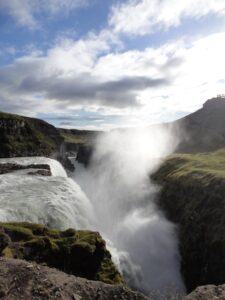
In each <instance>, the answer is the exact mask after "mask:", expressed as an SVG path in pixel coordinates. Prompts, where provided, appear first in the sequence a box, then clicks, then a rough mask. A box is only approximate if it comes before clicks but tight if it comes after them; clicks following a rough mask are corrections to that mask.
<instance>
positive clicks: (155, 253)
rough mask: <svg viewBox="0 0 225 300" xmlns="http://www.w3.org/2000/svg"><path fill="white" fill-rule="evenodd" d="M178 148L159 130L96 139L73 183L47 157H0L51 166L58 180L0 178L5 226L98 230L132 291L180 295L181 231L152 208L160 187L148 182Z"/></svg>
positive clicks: (0, 213) (0, 218) (16, 175)
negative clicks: (89, 161)
mask: <svg viewBox="0 0 225 300" xmlns="http://www.w3.org/2000/svg"><path fill="white" fill-rule="evenodd" d="M175 145H176V141H174V140H173V137H172V135H171V133H170V132H169V131H166V132H165V130H161V129H160V130H155V131H154V132H144V131H142V132H135V131H133V132H120V133H119V132H113V133H111V134H107V135H105V136H103V137H102V138H101V139H99V140H98V142H97V145H96V152H95V155H94V157H93V162H92V166H91V167H90V168H89V169H84V168H83V166H81V165H79V164H78V165H77V166H76V171H75V173H74V174H73V177H74V178H73V179H72V178H68V177H67V175H66V172H65V170H64V169H63V168H62V166H61V165H60V164H59V163H58V162H57V161H55V160H51V159H49V158H43V157H41V158H40V157H35V158H12V159H0V164H1V163H6V162H12V163H18V164H23V165H29V164H48V165H50V168H51V171H52V174H53V176H52V177H41V176H30V175H23V176H21V174H19V173H12V174H4V175H0V221H30V222H35V223H42V224H45V225H48V226H50V227H52V228H59V229H66V228H69V227H74V228H77V229H93V230H98V231H100V233H101V234H102V235H103V236H104V238H105V239H106V240H107V244H108V247H109V248H110V251H111V253H112V255H113V259H114V261H115V262H116V264H117V265H118V266H119V268H120V270H121V271H122V272H123V274H124V275H125V277H126V279H127V281H128V283H129V284H130V285H131V286H133V287H136V288H138V289H141V290H143V291H145V292H146V293H149V292H152V290H157V289H159V290H160V293H162V291H163V290H166V289H173V290H174V289H176V290H178V291H180V292H183V291H184V290H185V289H184V285H183V282H182V279H181V276H180V272H179V253H178V242H177V237H176V228H175V227H174V225H173V224H171V223H170V222H168V221H167V220H166V219H165V217H164V216H163V214H162V213H161V212H159V211H158V209H157V207H156V206H155V199H156V197H157V194H158V191H159V187H157V186H155V185H154V184H152V183H151V182H150V180H149V174H150V173H152V172H154V171H155V170H156V168H157V167H158V166H159V164H160V159H161V157H162V156H165V155H167V154H169V153H171V152H172V151H173V149H174V146H175ZM83 191H85V194H84V192H83ZM86 195H87V196H86Z"/></svg>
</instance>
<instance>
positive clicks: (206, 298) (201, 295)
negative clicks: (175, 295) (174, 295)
mask: <svg viewBox="0 0 225 300" xmlns="http://www.w3.org/2000/svg"><path fill="white" fill-rule="evenodd" d="M219 299H221V300H223V299H225V285H219V286H215V285H206V286H200V287H198V288H197V289H196V290H195V291H194V292H192V293H191V294H189V295H188V296H186V297H185V300H219Z"/></svg>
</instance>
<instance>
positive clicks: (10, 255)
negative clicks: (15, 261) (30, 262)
mask: <svg viewBox="0 0 225 300" xmlns="http://www.w3.org/2000/svg"><path fill="white" fill-rule="evenodd" d="M2 256H4V257H7V258H13V257H14V255H13V251H12V249H11V248H10V247H6V248H5V249H4V250H3V251H2Z"/></svg>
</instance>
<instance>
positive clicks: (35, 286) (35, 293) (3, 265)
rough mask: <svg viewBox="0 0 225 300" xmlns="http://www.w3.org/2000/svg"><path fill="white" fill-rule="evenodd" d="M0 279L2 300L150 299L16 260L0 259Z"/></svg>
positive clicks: (116, 286)
mask: <svg viewBox="0 0 225 300" xmlns="http://www.w3.org/2000/svg"><path fill="white" fill-rule="evenodd" d="M0 275H1V276H0V298H2V299H5V300H18V299H24V300H30V299H33V300H51V299H63V300H94V299H96V300H97V299H98V300H111V299H118V300H147V299H149V298H146V297H144V296H143V295H141V294H140V293H136V292H133V291H131V290H129V289H128V288H126V287H125V286H121V285H108V284H104V283H102V282H99V281H89V280H86V279H83V278H79V277H75V276H72V275H68V274H65V273H63V272H60V271H58V270H56V269H51V268H48V267H46V266H42V265H37V264H36V263H33V262H32V263H29V262H26V261H23V260H19V259H6V258H1V259H0ZM149 300H150V299H149Z"/></svg>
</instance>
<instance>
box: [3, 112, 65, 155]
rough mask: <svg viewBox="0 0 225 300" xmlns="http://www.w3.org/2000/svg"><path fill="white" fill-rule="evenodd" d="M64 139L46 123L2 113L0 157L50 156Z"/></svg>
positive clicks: (56, 150)
mask: <svg viewBox="0 0 225 300" xmlns="http://www.w3.org/2000/svg"><path fill="white" fill-rule="evenodd" d="M62 143H63V138H62V137H61V136H60V134H59V133H58V131H57V129H56V128H55V127H54V126H52V125H50V124H48V123H47V122H45V121H42V120H39V119H34V118H27V117H22V116H18V115H13V114H8V113H2V112H0V145H1V147H0V157H16V156H40V155H45V156H49V155H51V154H53V153H54V152H59V151H60V147H61V145H62Z"/></svg>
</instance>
